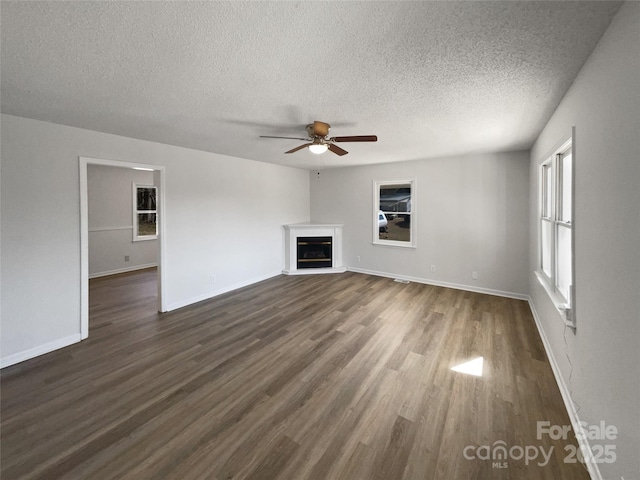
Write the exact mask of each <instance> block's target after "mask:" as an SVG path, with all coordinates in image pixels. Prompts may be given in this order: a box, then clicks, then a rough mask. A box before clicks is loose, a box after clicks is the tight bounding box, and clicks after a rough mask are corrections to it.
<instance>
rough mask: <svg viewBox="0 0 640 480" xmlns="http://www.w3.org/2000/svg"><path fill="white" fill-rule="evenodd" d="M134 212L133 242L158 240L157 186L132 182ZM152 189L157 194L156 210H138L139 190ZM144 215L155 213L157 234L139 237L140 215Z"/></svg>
mask: <svg viewBox="0 0 640 480" xmlns="http://www.w3.org/2000/svg"><path fill="white" fill-rule="evenodd" d="M131 185H132V207H133V208H132V211H133V241H134V242H144V241H148V240H156V239H157V238H158V187H156V186H155V185H141V184H137V183H135V182H132V184H131ZM139 188H152V189H153V190H154V191H155V193H156V208H155V209H154V210H138V189H139ZM144 213H153V214H155V216H156V234H155V235H138V228H139V225H138V215H139V214H144Z"/></svg>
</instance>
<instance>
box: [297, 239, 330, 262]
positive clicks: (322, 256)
mask: <svg viewBox="0 0 640 480" xmlns="http://www.w3.org/2000/svg"><path fill="white" fill-rule="evenodd" d="M331 240H332V239H331V237H298V269H300V268H331V267H332V266H333V264H332V262H331Z"/></svg>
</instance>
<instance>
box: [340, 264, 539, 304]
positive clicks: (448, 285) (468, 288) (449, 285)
mask: <svg viewBox="0 0 640 480" xmlns="http://www.w3.org/2000/svg"><path fill="white" fill-rule="evenodd" d="M347 270H349V271H350V272H356V273H366V274H368V275H375V276H378V277H387V278H399V279H401V280H408V281H410V282H415V283H424V284H426V285H435V286H437V287H446V288H454V289H456V290H465V291H467V292H475V293H486V294H487V295H496V296H498V297H507V298H515V299H517V300H529V295H525V294H523V293H516V292H505V291H502V290H494V289H492V288H483V287H475V286H473V285H462V284H459V283H450V282H441V281H438V280H431V279H428V278H419V277H410V276H407V275H395V274H393V273H386V272H377V271H375V270H367V269H364V268H355V267H347Z"/></svg>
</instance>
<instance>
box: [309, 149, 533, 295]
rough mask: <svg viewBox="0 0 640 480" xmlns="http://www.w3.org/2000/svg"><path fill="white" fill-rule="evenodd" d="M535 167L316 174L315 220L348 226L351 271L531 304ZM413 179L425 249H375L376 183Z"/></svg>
mask: <svg viewBox="0 0 640 480" xmlns="http://www.w3.org/2000/svg"><path fill="white" fill-rule="evenodd" d="M528 161H529V155H528V153H527V152H512V153H499V154H484V155H469V156H463V157H452V158H439V159H432V160H422V161H411V162H399V163H392V164H383V165H374V166H367V167H353V168H339V169H332V170H325V171H321V172H320V175H319V176H318V175H317V173H315V172H312V173H311V218H312V220H313V221H314V222H336V223H344V245H343V249H344V250H343V256H344V263H345V265H346V266H347V267H349V268H351V269H359V270H363V271H369V272H377V273H379V274H386V275H394V276H402V277H406V278H411V279H414V280H416V281H421V280H422V281H426V282H430V283H437V284H444V285H453V286H461V287H463V288H468V289H473V290H478V291H488V292H493V293H502V294H507V295H513V296H525V297H526V295H527V292H528V278H527V268H528V235H529V230H528V228H529V225H528V191H529V166H528ZM409 177H412V178H415V179H416V180H417V188H416V197H417V202H414V204H413V205H414V208H416V207H417V209H416V215H415V218H414V220H412V221H415V222H417V241H418V244H417V248H415V249H406V248H394V247H385V246H379V245H372V240H373V233H372V230H373V227H372V222H373V218H374V217H373V214H374V206H373V181H374V180H393V179H397V178H409ZM375 211H376V212H377V208H376V209H375ZM357 256H359V257H360V262H358V261H357V260H356V257H357ZM431 265H435V266H436V272H435V273H433V272H431V270H430V267H431ZM472 271H477V272H478V279H477V280H474V279H472V277H471V272H472Z"/></svg>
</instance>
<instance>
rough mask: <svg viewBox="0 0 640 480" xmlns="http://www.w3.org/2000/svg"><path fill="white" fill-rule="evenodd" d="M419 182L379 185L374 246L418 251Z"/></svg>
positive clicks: (379, 183)
mask: <svg viewBox="0 0 640 480" xmlns="http://www.w3.org/2000/svg"><path fill="white" fill-rule="evenodd" d="M415 184H416V182H415V180H414V179H408V180H385V181H375V182H374V185H373V196H374V199H373V211H374V217H373V243H374V244H377V245H392V246H398V247H415V243H416V235H415V225H416V216H415V205H416V202H415V193H416V192H415Z"/></svg>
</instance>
